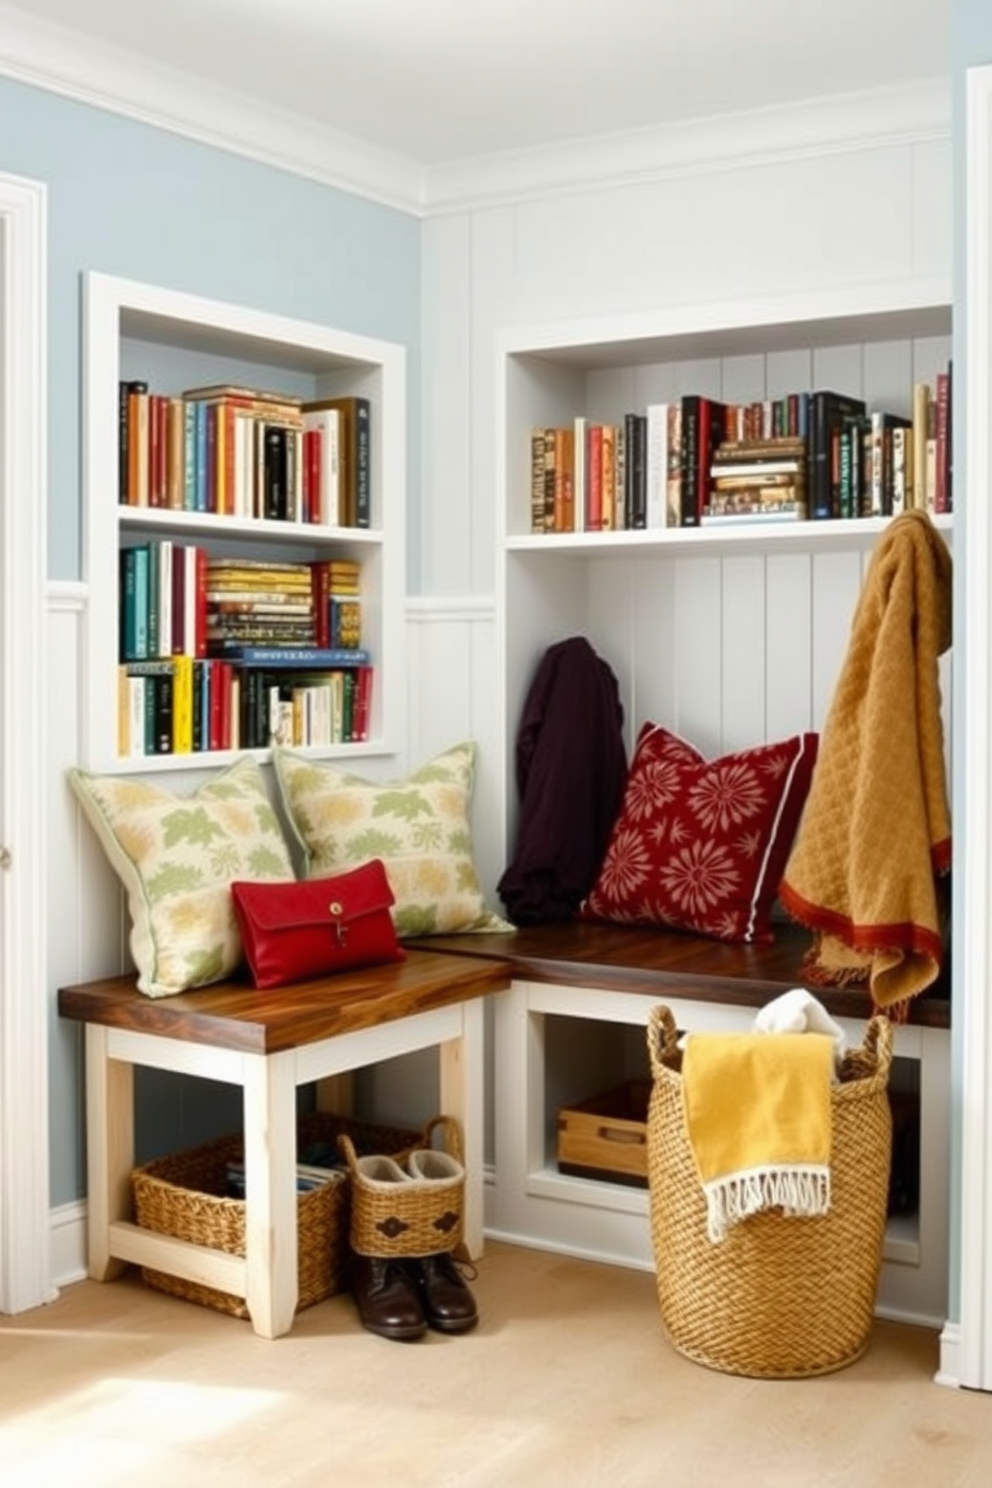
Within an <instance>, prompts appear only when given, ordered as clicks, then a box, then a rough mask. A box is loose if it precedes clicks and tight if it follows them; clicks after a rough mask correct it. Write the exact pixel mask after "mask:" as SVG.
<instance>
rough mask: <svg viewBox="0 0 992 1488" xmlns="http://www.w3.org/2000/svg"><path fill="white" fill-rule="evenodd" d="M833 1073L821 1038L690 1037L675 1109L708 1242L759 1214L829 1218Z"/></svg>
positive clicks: (827, 1042)
mask: <svg viewBox="0 0 992 1488" xmlns="http://www.w3.org/2000/svg"><path fill="white" fill-rule="evenodd" d="M833 1073H834V1041H833V1039H832V1038H830V1036H829V1035H828V1034H822V1033H777V1034H766V1033H755V1034H750V1033H691V1034H689V1035H688V1037H687V1038H686V1041H685V1050H684V1053H683V1057H682V1107H683V1113H684V1116H685V1124H686V1135H687V1137H688V1141H689V1146H690V1148H691V1150H692V1156H693V1161H694V1162H695V1166H696V1172H697V1174H698V1175H699V1181H700V1183H701V1184H702V1187H703V1193H704V1195H705V1197H706V1212H707V1234H708V1235H709V1238H710V1239H711V1240H712V1241H714V1242H718V1241H721V1240H723V1239H725V1238H726V1234H727V1230H728V1229H729V1228H730V1226H731V1225H734V1224H736V1223H738V1221H740V1220H742V1219H746V1218H747V1216H748V1215H749V1214H756V1213H758V1212H759V1211H760V1210H763V1209H772V1208H776V1207H781V1209H782V1210H783V1211H784V1213H785V1214H787V1215H798V1214H825V1213H826V1212H827V1211H828V1209H829V1208H830V1141H831V1128H832V1114H831V1095H830V1091H831V1085H832V1082H833Z"/></svg>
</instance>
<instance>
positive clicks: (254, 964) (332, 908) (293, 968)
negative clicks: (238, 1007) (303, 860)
mask: <svg viewBox="0 0 992 1488" xmlns="http://www.w3.org/2000/svg"><path fill="white" fill-rule="evenodd" d="M231 898H232V900H233V902H234V912H235V914H236V916H237V920H238V926H239V928H240V930H241V940H242V944H243V946H244V952H245V959H246V960H247V962H248V965H249V967H250V969H251V974H252V979H253V981H254V983H255V986H256V987H259V988H266V987H283V986H285V985H286V984H287V983H288V982H303V981H306V980H307V979H308V978H311V977H317V976H326V975H327V974H329V973H331V972H335V971H347V970H349V968H351V967H356V966H374V965H375V964H376V963H377V962H380V961H401V960H402V959H403V957H404V956H405V955H406V952H405V951H404V950H403V948H402V946H401V945H400V944H399V941H398V940H397V938H396V931H395V929H394V927H393V921H392V917H391V915H390V913H389V907H390V905H391V904H392V903H393V891H392V889H391V888H390V887H389V879H388V878H387V877H386V870H385V868H384V866H383V864H382V862H381V860H380V859H379V858H372V859H371V861H370V862H368V863H363V864H362V865H361V867H360V868H352V869H350V870H349V871H348V872H347V873H336V874H333V875H332V876H331V877H329V878H307V879H300V880H290V881H287V882H277V883H252V882H248V881H244V880H238V881H237V882H235V883H232V884H231Z"/></svg>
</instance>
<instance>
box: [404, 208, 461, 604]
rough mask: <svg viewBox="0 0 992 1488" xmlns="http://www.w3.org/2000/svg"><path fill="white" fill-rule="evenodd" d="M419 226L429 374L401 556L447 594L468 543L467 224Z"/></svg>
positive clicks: (438, 221)
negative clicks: (405, 549) (416, 501)
mask: <svg viewBox="0 0 992 1488" xmlns="http://www.w3.org/2000/svg"><path fill="white" fill-rule="evenodd" d="M422 233H423V249H422V254H421V265H422V267H421V295H422V303H423V311H422V317H421V324H422V327H423V329H422V342H423V363H424V367H425V369H428V368H429V369H430V375H429V376H425V377H424V378H423V391H422V399H423V403H422V407H423V437H422V446H421V447H422V459H423V464H422V478H421V522H420V544H419V547H420V552H419V555H418V554H416V553H410V554H409V555H408V563H407V572H408V573H417V572H419V574H420V579H421V587H422V588H424V589H426V590H428V591H429V592H430V593H433V594H449V593H458V592H461V591H462V590H463V588H464V576H463V566H462V565H463V559H462V558H461V556H460V555H462V554H465V553H466V552H468V551H470V546H471V524H472V503H471V501H469V500H467V498H466V493H467V491H468V489H469V481H470V477H471V444H472V420H471V401H472V386H473V384H472V380H471V379H469V378H466V377H465V376H464V369H465V367H466V366H467V365H468V364H469V360H470V353H471V326H472V277H471V254H470V238H471V224H470V222H469V221H468V219H467V218H465V217H454V218H452V217H443V218H434V219H431V220H429V221H427V222H425V223H424V224H423V227H422ZM411 525H412V524H411ZM411 539H414V540H415V534H414V533H412V532H411ZM418 556H419V563H418V562H417V558H418Z"/></svg>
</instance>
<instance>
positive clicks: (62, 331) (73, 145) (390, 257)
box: [0, 78, 421, 1204]
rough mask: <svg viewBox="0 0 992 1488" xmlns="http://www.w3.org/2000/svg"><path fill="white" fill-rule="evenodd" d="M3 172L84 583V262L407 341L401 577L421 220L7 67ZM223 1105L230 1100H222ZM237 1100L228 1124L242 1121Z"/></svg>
mask: <svg viewBox="0 0 992 1488" xmlns="http://www.w3.org/2000/svg"><path fill="white" fill-rule="evenodd" d="M0 171H2V172H4V173H7V174H11V175H17V176H23V177H27V178H30V179H31V180H35V181H41V182H44V183H45V185H46V187H47V192H48V288H49V294H48V317H49V335H48V379H49V398H48V418H49V450H48V455H49V458H48V467H49V498H48V516H49V523H48V528H49V556H48V573H49V577H50V578H51V579H52V580H73V579H77V578H79V577H80V573H81V564H80V542H81V510H80V508H81V470H80V428H79V414H80V367H81V362H82V347H81V337H80V330H81V285H82V280H81V275H82V274H83V273H84V272H85V271H86V270H89V269H96V270H100V271H102V272H104V273H109V274H116V275H120V276H122V277H126V278H130V279H137V280H144V281H147V282H150V283H153V284H160V285H164V286H167V287H170V288H175V289H181V290H185V291H188V292H190V293H193V294H200V295H204V296H207V297H210V298H215V299H220V300H229V301H233V302H235V303H238V304H243V305H248V306H251V307H253V308H258V309H261V310H266V311H270V312H273V313H276V314H282V315H287V316H293V317H297V318H299V319H302V320H310V321H315V322H317V323H321V324H328V325H334V326H337V327H339V328H341V329H343V330H347V331H354V332H356V333H358V334H361V335H367V336H372V337H377V338H380V339H384V340H389V341H394V342H399V343H401V344H403V345H404V346H406V348H407V384H408V391H409V414H408V470H407V490H408V513H407V545H408V559H407V588H408V591H409V592H416V590H417V588H418V573H419V538H418V534H419V530H420V514H419V509H420V493H419V469H420V423H421V412H420V409H421V396H420V313H421V307H420V239H421V230H420V223H419V220H418V219H417V218H416V217H414V216H412V215H410V214H408V213H404V212H401V211H397V210H393V209H390V208H387V207H382V206H378V205H376V204H375V203H372V202H369V201H366V200H364V199H362V198H359V197H356V196H351V195H349V194H348V193H346V192H342V191H338V190H335V189H333V188H331V187H327V186H322V185H319V184H317V183H315V182H313V181H310V180H306V179H304V178H303V177H301V176H295V175H292V174H290V173H288V172H285V171H280V170H276V169H273V168H271V167H268V166H265V165H259V164H257V163H254V162H252V161H250V160H246V159H244V158H242V157H241V156H238V155H235V154H232V153H228V152H227V151H224V150H219V149H214V148H211V147H209V146H205V145H200V144H196V143H193V142H192V141H190V140H187V139H184V138H182V137H181V136H179V135H174V134H171V133H169V132H167V131H164V130H158V129H154V128H151V127H149V126H146V125H143V124H139V123H135V122H134V121H132V120H128V119H126V118H122V117H119V116H117V115H116V114H113V113H110V112H106V111H104V110H101V109H97V108H91V107H88V106H86V105H83V104H79V103H75V102H72V101H70V100H68V99H64V98H61V97H59V96H57V95H55V94H50V93H48V92H46V91H44V90H42V89H35V88H31V87H26V86H22V85H20V84H17V83H13V82H10V81H8V80H6V79H3V78H0ZM53 1045H55V1046H56V1047H55V1048H53V1070H55V1069H61V1071H62V1074H63V1076H64V1078H63V1079H55V1080H53V1088H52V1093H51V1102H52V1107H51V1116H50V1120H51V1129H52V1149H53V1150H52V1175H51V1184H52V1201H53V1203H55V1204H60V1203H66V1202H70V1201H71V1200H73V1199H74V1198H76V1197H78V1196H79V1195H80V1193H81V1192H82V1187H83V1182H84V1180H83V1172H84V1162H83V1153H82V1123H81V1121H80V1119H79V1113H80V1110H81V1100H80V1097H79V1090H78V1086H79V1083H80V1081H79V1061H78V1052H77V1053H74V1052H73V1051H74V1050H76V1051H78V1047H79V1046H78V1040H76V1039H75V1038H72V1037H70V1035H69V1034H68V1033H67V1030H66V1029H65V1027H64V1025H63V1026H59V1027H57V1029H56V1030H54V1031H53ZM141 1073H142V1077H143V1078H142V1083H141V1085H140V1091H139V1094H140V1099H139V1102H138V1106H139V1110H138V1128H139V1130H138V1135H139V1141H140V1142H142V1143H143V1144H144V1145H146V1146H148V1147H149V1148H151V1149H154V1148H155V1147H156V1146H158V1147H160V1146H161V1144H160V1143H158V1142H157V1140H156V1132H157V1129H158V1128H159V1127H162V1126H163V1125H166V1124H167V1123H166V1121H165V1119H163V1117H162V1113H163V1111H164V1112H165V1113H166V1117H167V1118H168V1119H170V1120H173V1124H174V1121H175V1112H176V1110H177V1109H179V1110H180V1112H181V1121H182V1125H183V1129H184V1130H186V1129H189V1130H195V1129H196V1128H197V1127H198V1125H200V1124H202V1125H203V1127H204V1134H205V1135H209V1134H210V1131H209V1130H208V1129H207V1128H212V1129H213V1130H216V1129H217V1126H218V1124H220V1125H221V1126H223V1125H224V1120H223V1118H222V1115H221V1112H220V1110H219V1109H218V1108H219V1107H223V1106H224V1101H223V1097H224V1095H225V1094H226V1092H225V1091H224V1090H218V1089H216V1088H215V1087H213V1086H210V1087H209V1088H206V1089H202V1088H198V1087H203V1086H204V1085H205V1082H202V1081H184V1082H178V1085H179V1086H180V1087H181V1088H179V1089H178V1091H177V1082H176V1081H175V1080H173V1081H172V1083H171V1085H170V1086H169V1087H168V1089H166V1088H165V1077H155V1076H151V1077H149V1078H147V1079H145V1078H144V1073H145V1072H141ZM229 1104H230V1102H228V1105H229ZM237 1117H238V1112H237V1109H235V1110H234V1114H233V1116H232V1117H231V1119H230V1122H229V1124H232V1125H236V1123H237Z"/></svg>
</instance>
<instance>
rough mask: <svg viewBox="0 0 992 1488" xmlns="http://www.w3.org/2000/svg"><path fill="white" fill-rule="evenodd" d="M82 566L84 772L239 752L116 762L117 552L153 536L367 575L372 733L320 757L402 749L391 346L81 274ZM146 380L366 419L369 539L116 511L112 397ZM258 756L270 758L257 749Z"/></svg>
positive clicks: (172, 764)
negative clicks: (356, 407)
mask: <svg viewBox="0 0 992 1488" xmlns="http://www.w3.org/2000/svg"><path fill="white" fill-rule="evenodd" d="M83 310H84V348H85V350H84V396H83V436H84V446H83V471H84V516H83V569H84V578H85V581H86V583H87V585H88V590H89V600H88V614H87V628H86V642H85V668H86V676H85V688H84V708H85V718H84V726H83V730H82V740H83V751H84V757H83V759H82V760H81V763H82V764H84V765H85V766H86V767H87V768H89V769H93V770H104V771H107V770H114V771H118V772H119V771H127V770H144V771H148V770H154V771H156V772H157V771H161V770H170V769H171V770H174V769H183V768H196V767H200V768H202V767H203V766H213V765H220V764H224V763H225V762H227V761H228V760H229V759H230V758H231V757H232V756H233V755H234V754H235V753H240V752H241V750H240V748H239V749H232V750H209V751H207V750H200V751H195V752H193V753H186V754H178V753H161V754H153V755H152V754H149V755H145V756H143V757H142V756H137V757H135V756H128V757H124V756H122V755H121V754H120V753H119V752H118V745H117V702H116V699H117V668H118V658H119V613H120V594H119V585H120V579H119V558H118V555H119V552H120V550H121V548H122V546H126V545H128V544H129V543H133V542H145V541H152V540H154V539H156V538H159V539H165V538H170V539H174V540H176V541H177V542H179V543H186V544H196V545H202V546H203V547H205V548H206V549H207V550H208V551H209V552H210V553H211V554H212V555H216V556H218V557H242V558H253V559H259V558H261V559H266V560H269V561H284V562H285V561H303V562H306V561H311V560H315V559H325V558H338V559H354V560H358V561H359V562H360V564H361V602H362V644H363V647H364V648H366V649H367V650H368V651H369V652H370V655H371V663H372V666H373V668H374V673H373V686H372V696H371V712H370V718H369V728H368V737H367V739H366V740H365V741H364V742H362V743H347V744H337V745H328V746H322V747H321V748H320V751H319V752H320V753H321V754H322V755H325V756H326V755H334V756H338V755H340V756H341V757H342V758H345V759H347V758H358V757H362V756H370V755H383V754H392V753H396V752H397V751H398V750H400V749H401V748H402V740H401V739H400V738H399V735H398V731H399V729H400V728H401V727H402V696H403V686H404V674H405V668H404V660H403V647H404V629H403V594H404V585H405V570H404V564H405V559H404V553H405V531H404V523H405V510H406V496H405V482H406V352H405V349H404V348H403V347H402V346H400V345H397V344H393V343H390V342H384V341H379V340H374V339H370V338H367V337H363V336H357V335H353V334H351V333H348V332H344V331H339V330H335V329H333V328H330V327H325V326H321V325H317V324H313V323H310V322H306V321H299V320H294V319H288V318H285V317H282V316H278V315H272V314H268V313H266V312H263V311H257V310H252V309H248V308H245V307H242V306H238V305H234V304H228V303H226V302H223V301H217V300H210V299H203V298H200V297H198V296H195V295H190V294H186V293H183V292H180V291H176V290H171V289H165V288H160V287H157V286H154V285H148V284H142V283H137V282H134V281H131V280H126V279H119V278H115V277H111V276H108V275H104V274H99V273H90V274H87V275H85V276H84V285H83ZM122 380H124V381H127V380H143V381H146V382H147V383H148V385H149V389H150V390H151V391H153V392H160V393H163V394H167V395H174V396H178V395H179V394H181V393H182V392H183V391H184V390H186V389H188V388H191V387H202V386H208V385H214V384H237V385H239V386H244V387H250V388H260V389H275V390H278V391H281V392H286V393H289V394H293V395H295V396H298V397H302V398H304V399H306V400H307V401H312V400H316V399H320V398H325V397H337V396H342V395H354V394H357V395H361V396H364V397H367V398H368V399H369V402H370V407H371V448H370V463H371V516H370V525H369V526H368V527H367V528H365V527H362V528H358V527H337V526H326V525H318V524H315V523H308V522H295V521H287V520H271V519H265V518H255V517H241V516H237V517H236V516H231V515H217V514H212V513H208V512H203V511H187V510H179V509H175V508H171V507H164V506H158V507H150V506H129V505H122V504H121V503H120V502H119V500H118V453H119V445H118V426H119V406H118V388H119V384H120V382H121V381H122ZM255 752H256V753H257V754H258V755H259V757H265V755H266V754H267V750H265V749H258V750H256V751H255Z"/></svg>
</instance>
